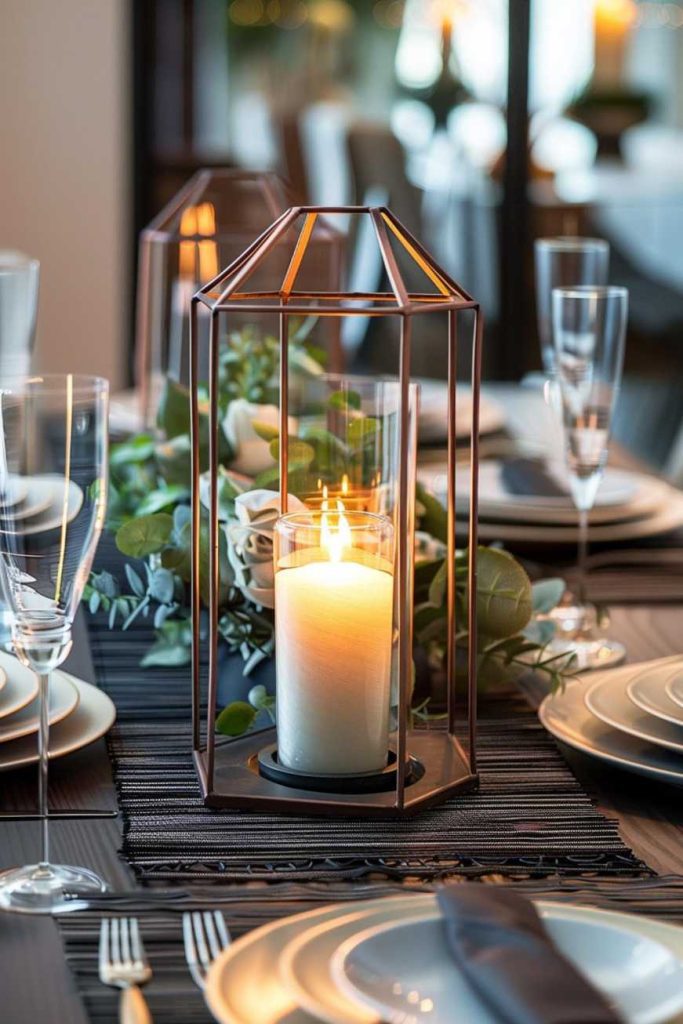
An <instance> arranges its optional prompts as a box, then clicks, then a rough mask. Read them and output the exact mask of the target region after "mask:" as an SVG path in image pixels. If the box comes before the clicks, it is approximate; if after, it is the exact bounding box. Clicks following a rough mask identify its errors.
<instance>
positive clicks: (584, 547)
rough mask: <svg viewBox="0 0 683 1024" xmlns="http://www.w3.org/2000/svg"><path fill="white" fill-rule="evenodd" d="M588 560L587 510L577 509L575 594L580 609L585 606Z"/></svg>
mask: <svg viewBox="0 0 683 1024" xmlns="http://www.w3.org/2000/svg"><path fill="white" fill-rule="evenodd" d="M587 558H588V509H587V508H581V509H579V561H578V566H577V568H578V575H577V581H576V593H577V597H578V600H579V604H580V605H581V607H582V608H584V607H585V605H586V559H587Z"/></svg>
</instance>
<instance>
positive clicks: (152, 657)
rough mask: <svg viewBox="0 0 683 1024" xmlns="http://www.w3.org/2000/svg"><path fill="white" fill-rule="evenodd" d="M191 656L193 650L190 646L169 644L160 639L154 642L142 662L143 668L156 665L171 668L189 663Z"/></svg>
mask: <svg viewBox="0 0 683 1024" xmlns="http://www.w3.org/2000/svg"><path fill="white" fill-rule="evenodd" d="M191 657H192V650H191V648H190V647H188V646H185V645H183V644H180V643H176V644H169V643H165V642H163V641H161V640H159V641H157V643H155V644H152V646H151V647H150V649H149V650H148V651H147V654H145V656H144V658H143V659H142V661H141V662H140V664H141V665H142V667H143V668H152V667H153V666H155V665H159V666H165V667H168V668H171V667H175V666H177V665H189V663H190V659H191Z"/></svg>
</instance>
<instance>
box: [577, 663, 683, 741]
mask: <svg viewBox="0 0 683 1024" xmlns="http://www.w3.org/2000/svg"><path fill="white" fill-rule="evenodd" d="M648 671H651V670H648ZM628 685H629V680H628V679H610V677H609V676H605V678H604V679H599V680H598V681H597V682H596V683H593V684H592V685H591V686H590V688H589V689H588V690H586V696H585V700H586V707H587V708H588V710H589V711H592V712H593V714H594V715H595V716H596V717H597V718H599V719H600V720H601V721H603V722H606V723H607V725H611V726H613V727H614V728H615V729H619V730H620V731H621V732H625V733H628V735H629V736H636V737H637V738H638V739H641V740H647V741H648V743H654V744H655V745H656V746H658V747H666V748H667V750H675V751H676V752H677V753H678V754H683V729H681V727H680V725H672V724H671V723H670V722H665V721H663V720H662V719H661V718H655V717H654V716H653V715H651V714H650V713H649V712H647V711H643V709H642V708H639V707H638V706H637V705H635V704H634V703H633V702H632V701H631V700H629V696H628V692H627V690H628Z"/></svg>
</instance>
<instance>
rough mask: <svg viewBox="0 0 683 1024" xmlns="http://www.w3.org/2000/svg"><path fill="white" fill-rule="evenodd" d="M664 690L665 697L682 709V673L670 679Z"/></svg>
mask: <svg viewBox="0 0 683 1024" xmlns="http://www.w3.org/2000/svg"><path fill="white" fill-rule="evenodd" d="M665 689H666V695H667V697H670V698H671V700H672V701H673V702H674V704H678V706H679V707H681V708H683V672H680V673H678V674H677V675H675V676H674V678H673V679H670V680H669V681H668V683H667V684H666V687H665Z"/></svg>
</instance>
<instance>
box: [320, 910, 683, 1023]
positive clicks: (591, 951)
mask: <svg viewBox="0 0 683 1024" xmlns="http://www.w3.org/2000/svg"><path fill="white" fill-rule="evenodd" d="M536 906H537V908H538V910H539V911H540V913H541V916H542V918H543V923H544V925H545V927H546V929H547V931H548V932H549V933H550V935H551V937H552V939H553V941H554V942H555V944H556V946H557V947H558V948H559V949H560V950H561V952H562V953H564V955H565V956H566V957H567V959H568V960H570V961H571V962H572V963H573V964H574V966H575V967H576V968H577V970H579V971H580V972H581V973H582V974H583V975H584V976H585V977H586V978H587V979H588V980H589V981H590V982H591V983H592V984H593V985H594V987H595V988H596V989H598V990H599V991H600V992H602V993H603V995H604V996H606V997H607V999H608V1001H609V1002H610V1003H611V1004H612V1006H614V1007H615V1009H616V1010H617V1012H618V1013H619V1014H620V1019H623V1020H624V1021H626V1022H628V1024H658V1022H663V1021H667V1020H670V1019H671V1017H672V1016H673V1015H674V1014H676V1013H678V1012H680V1011H681V1010H683V929H681V928H677V927H675V926H673V925H662V924H660V923H659V922H653V921H642V920H640V919H637V918H635V917H634V916H632V915H628V914H619V913H614V912H611V911H603V910H597V909H593V908H591V907H568V906H565V905H563V904H553V903H545V902H542V903H541V902H539V903H537V904H536ZM643 925H645V928H643ZM648 931H649V934H648ZM331 974H332V978H333V979H334V982H335V983H336V985H337V986H338V988H339V989H340V990H341V991H342V992H344V993H345V994H346V995H347V996H348V998H349V999H350V1000H352V1005H354V1004H357V1002H360V1003H361V1004H362V1005H363V1006H365V1007H366V1008H367V1009H368V1010H369V1011H370V1012H371V1014H372V1017H371V1018H370V1019H372V1020H376V1019H377V1018H376V1015H377V1014H379V1015H380V1016H381V1019H382V1020H385V1021H388V1022H390V1024H427V1022H430V1024H451V1022H452V1021H453V1020H456V1019H457V1020H462V1021H467V1022H468V1024H495V1021H497V1020H498V1019H499V1018H498V1015H497V1014H496V1015H495V1016H494V1015H492V1014H491V1013H490V1012H489V1010H487V1009H486V1008H485V1006H483V1005H482V1003H481V1001H480V1000H479V999H478V998H477V996H476V994H475V993H474V992H473V990H472V989H471V988H470V986H469V985H468V984H467V981H466V980H465V979H464V978H463V976H462V975H461V974H460V973H459V971H458V970H457V968H456V966H455V963H454V961H453V959H452V958H451V956H450V953H449V951H448V946H447V941H446V937H445V934H444V927H443V918H442V917H441V915H440V914H439V911H438V909H436V908H435V909H434V910H433V911H432V912H431V913H430V914H427V915H425V916H424V917H422V918H419V919H418V920H413V921H401V922H398V923H397V922H393V923H391V924H385V925H380V926H378V927H375V928H369V929H367V930H366V931H363V932H361V933H360V934H356V935H353V936H352V937H351V938H350V939H347V940H346V942H343V943H342V944H341V946H340V947H339V948H338V949H337V951H336V952H335V953H334V954H333V956H332V961H331ZM325 1016H326V1017H327V1014H326V1015H325ZM329 1019H331V1018H329ZM350 1019H351V1020H354V1019H355V1018H350ZM363 1019H368V1018H367V1017H364V1018H363Z"/></svg>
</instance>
